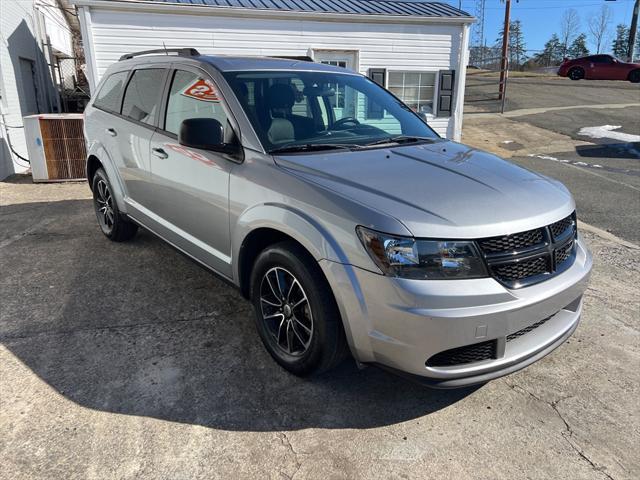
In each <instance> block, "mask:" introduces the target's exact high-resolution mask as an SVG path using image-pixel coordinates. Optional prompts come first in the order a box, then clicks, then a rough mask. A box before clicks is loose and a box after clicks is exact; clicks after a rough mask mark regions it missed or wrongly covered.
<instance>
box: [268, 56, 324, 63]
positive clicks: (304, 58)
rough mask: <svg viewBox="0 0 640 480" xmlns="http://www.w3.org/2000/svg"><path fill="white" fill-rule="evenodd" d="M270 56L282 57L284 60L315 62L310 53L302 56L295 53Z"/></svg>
mask: <svg viewBox="0 0 640 480" xmlns="http://www.w3.org/2000/svg"><path fill="white" fill-rule="evenodd" d="M269 58H280V59H282V60H298V61H300V62H313V61H314V60H313V58H311V57H309V56H308V55H300V56H295V55H270V56H269Z"/></svg>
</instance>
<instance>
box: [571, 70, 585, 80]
mask: <svg viewBox="0 0 640 480" xmlns="http://www.w3.org/2000/svg"><path fill="white" fill-rule="evenodd" d="M567 77H569V78H570V79H571V80H582V79H583V78H584V69H582V68H580V67H573V68H572V69H571V70H569V73H568V74H567Z"/></svg>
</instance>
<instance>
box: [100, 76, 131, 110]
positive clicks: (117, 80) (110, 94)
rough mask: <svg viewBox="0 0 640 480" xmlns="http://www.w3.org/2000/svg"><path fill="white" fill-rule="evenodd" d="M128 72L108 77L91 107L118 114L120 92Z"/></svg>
mask: <svg viewBox="0 0 640 480" xmlns="http://www.w3.org/2000/svg"><path fill="white" fill-rule="evenodd" d="M128 74H129V72H118V73H114V74H113V75H110V76H109V77H108V78H107V79H106V80H105V81H104V83H103V84H102V87H101V88H100V91H99V92H98V93H97V94H96V99H95V100H94V101H93V106H94V107H96V108H99V109H101V110H106V111H108V112H114V113H120V101H121V99H122V90H124V84H125V82H126V81H127V75H128Z"/></svg>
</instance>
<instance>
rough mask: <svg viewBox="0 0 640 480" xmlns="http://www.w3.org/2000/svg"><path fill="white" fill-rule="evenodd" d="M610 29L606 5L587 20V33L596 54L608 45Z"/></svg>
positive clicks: (609, 12)
mask: <svg viewBox="0 0 640 480" xmlns="http://www.w3.org/2000/svg"><path fill="white" fill-rule="evenodd" d="M610 27H611V10H610V9H609V7H608V6H607V5H602V7H601V8H600V10H599V11H598V13H596V14H595V15H594V16H592V17H591V18H590V19H589V33H590V35H591V42H592V43H593V45H594V46H595V47H596V53H601V52H602V49H603V48H605V45H607V44H608V43H609V37H610V32H609V29H610Z"/></svg>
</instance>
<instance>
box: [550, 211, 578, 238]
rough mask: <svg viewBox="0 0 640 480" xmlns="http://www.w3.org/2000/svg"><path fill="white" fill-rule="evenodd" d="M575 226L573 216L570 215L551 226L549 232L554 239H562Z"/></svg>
mask: <svg viewBox="0 0 640 480" xmlns="http://www.w3.org/2000/svg"><path fill="white" fill-rule="evenodd" d="M571 226H573V215H569V216H568V217H567V218H563V219H562V220H560V221H559V222H556V223H552V224H551V225H549V230H551V234H552V235H553V238H554V239H557V238H560V237H561V236H562V234H563V233H564V232H566V231H567V229H568V228H569V227H571Z"/></svg>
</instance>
